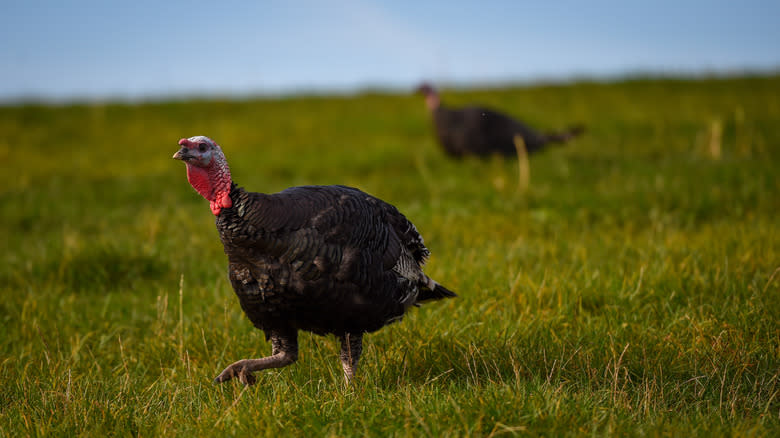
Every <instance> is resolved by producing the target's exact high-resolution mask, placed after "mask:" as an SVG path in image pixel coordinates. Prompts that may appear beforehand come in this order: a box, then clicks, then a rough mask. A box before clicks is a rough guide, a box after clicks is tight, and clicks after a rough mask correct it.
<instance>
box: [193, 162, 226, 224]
mask: <svg viewBox="0 0 780 438" xmlns="http://www.w3.org/2000/svg"><path fill="white" fill-rule="evenodd" d="M187 180H188V181H189V182H190V185H191V186H192V187H193V188H194V189H195V190H196V191H197V192H198V193H200V194H201V196H203V197H204V198H206V199H207V200H208V201H209V207H211V212H212V213H214V216H218V215H219V213H220V212H221V211H222V208H230V207H231V206H232V205H233V202H232V201H231V200H230V187H231V183H232V180H231V178H230V168H229V167H228V165H227V162H225V161H224V159H222V160H220V159H216V160H214V161H212V163H211V164H210V165H209V166H208V167H198V166H193V165H191V164H189V163H187Z"/></svg>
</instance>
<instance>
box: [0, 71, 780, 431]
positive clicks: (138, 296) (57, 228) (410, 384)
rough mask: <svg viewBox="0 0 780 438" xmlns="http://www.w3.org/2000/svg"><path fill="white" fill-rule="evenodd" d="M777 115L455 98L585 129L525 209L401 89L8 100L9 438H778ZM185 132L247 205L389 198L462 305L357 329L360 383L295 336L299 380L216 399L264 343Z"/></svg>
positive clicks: (708, 89)
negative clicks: (230, 275)
mask: <svg viewBox="0 0 780 438" xmlns="http://www.w3.org/2000/svg"><path fill="white" fill-rule="evenodd" d="M778 96H780V77H778V76H774V77H745V78H733V79H710V80H700V81H687V80H628V81H621V82H617V83H609V84H599V83H576V84H572V85H560V86H559V85H549V86H533V87H518V88H507V89H491V90H472V91H453V90H449V91H447V90H445V93H444V96H443V97H444V99H445V101H448V102H451V103H453V104H461V103H467V102H483V103H485V104H487V105H490V106H493V107H496V108H501V109H504V110H506V111H508V112H510V113H512V114H514V115H517V116H519V117H522V118H524V119H525V120H527V121H528V122H529V123H531V124H533V125H535V126H539V127H541V128H547V129H553V128H556V127H562V126H564V125H567V124H569V123H574V122H581V123H584V124H586V125H587V127H588V132H587V134H586V135H585V136H584V137H583V138H581V139H578V140H577V141H576V142H574V143H573V144H571V145H569V146H566V147H562V148H557V149H552V150H549V151H548V152H546V153H544V154H541V155H536V156H532V157H531V166H530V185H529V186H528V188H527V190H526V191H524V192H519V191H518V187H517V181H518V179H517V178H518V177H517V172H518V169H517V163H516V162H515V161H514V160H502V159H497V158H494V159H488V160H478V159H467V160H463V161H454V160H450V159H447V158H446V157H444V155H443V154H442V152H441V151H440V150H439V149H438V147H437V145H436V144H435V142H434V140H433V137H432V131H431V127H430V125H429V120H428V116H427V114H426V113H425V111H424V107H423V103H422V100H421V98H419V97H416V96H411V95H410V96H397V95H383V94H361V95H357V96H354V97H338V98H337V97H304V96H301V97H292V98H285V99H265V100H245V101H219V100H196V101H190V102H163V103H146V104H137V105H127V104H93V105H65V106H41V105H22V106H10V107H0V161H2V163H3V172H0V187H2V188H1V189H0V209H1V210H2V220H1V221H0V236H2V237H1V238H2V239H3V241H4V243H5V244H4V248H5V250H4V251H2V253H0V293H1V294H2V295H1V297H2V299H0V333H1V334H0V435H2V436H18V435H32V436H43V435H46V436H50V435H54V436H56V435H64V436H74V435H95V436H104V435H121V436H125V435H142V436H149V435H163V436H209V435H212V434H217V435H244V436H247V435H252V436H254V435H262V436H280V435H288V434H289V435H298V436H328V435H332V436H387V435H403V436H406V435H411V436H418V435H423V436H426V435H427V436H442V435H460V436H466V435H468V436H491V435H498V434H521V435H522V434H528V435H534V436H535V435H547V436H561V435H592V434H595V435H611V434H619V435H649V436H686V435H697V436H712V435H715V436H718V435H724V436H734V435H737V436H773V435H775V434H777V432H778V430H780V382H779V380H780V270H779V269H780V235H778V229H780V214H779V213H778V212H780V178H778V169H780V167H778V163H780V129H779V127H780V99H778ZM718 129H720V131H721V136H720V138H719V139H718V138H717V132H716V131H718ZM196 134H205V135H209V136H211V137H213V138H214V139H215V140H216V141H217V142H219V143H220V144H221V145H222V147H223V149H224V151H225V153H226V155H227V157H228V160H229V162H230V163H231V167H232V173H233V176H234V179H235V180H236V181H237V182H238V183H240V184H241V185H243V186H245V187H247V188H248V189H250V190H256V191H265V192H274V191H278V190H281V189H283V188H285V187H288V186H291V185H300V184H335V183H338V184H348V185H353V186H357V187H359V188H361V189H363V190H366V191H368V192H370V193H372V194H375V195H376V196H379V197H381V198H383V199H385V200H387V201H389V202H391V203H393V204H395V205H396V206H398V207H399V209H400V210H401V211H403V212H404V213H405V214H406V215H407V216H408V217H409V218H411V219H412V220H413V221H414V222H415V223H416V225H417V227H418V229H419V230H420V231H421V232H422V233H423V235H424V236H425V239H426V243H427V244H428V247H429V248H430V249H431V251H432V252H433V255H432V257H431V259H430V261H429V264H428V266H427V272H428V273H429V274H430V275H431V276H432V277H434V278H436V279H437V280H438V281H440V282H441V283H443V284H444V285H446V286H448V287H449V288H451V289H453V290H455V291H456V292H458V293H459V295H460V296H459V298H457V299H454V300H449V301H446V302H439V303H433V304H430V305H426V306H423V307H422V308H421V309H417V310H415V311H413V312H411V313H410V314H409V315H408V316H407V318H406V319H405V320H404V321H403V322H402V323H400V324H395V325H392V326H389V327H386V328H384V329H383V330H381V331H379V332H377V333H375V334H372V335H370V336H368V337H367V338H366V350H365V352H364V355H363V358H362V362H361V366H360V368H359V370H358V377H357V381H356V384H355V385H354V386H352V387H349V388H345V387H344V385H343V383H342V376H341V369H340V364H339V361H338V345H337V342H336V340H335V339H334V338H332V337H330V338H322V337H317V336H313V335H310V334H307V333H303V334H302V335H301V355H300V358H299V361H298V363H296V364H295V365H293V366H291V367H288V368H286V369H282V370H273V371H267V372H264V373H260V374H258V385H256V386H254V387H251V388H243V387H242V386H241V385H240V384H237V382H229V383H227V384H224V385H220V386H215V385H212V383H211V381H212V379H213V378H214V377H215V376H216V375H217V374H218V373H219V371H221V370H222V368H223V367H224V366H226V365H227V364H229V363H231V362H233V361H234V360H237V359H240V358H244V357H258V356H260V355H265V354H267V353H268V352H269V350H270V346H269V345H268V344H267V343H266V342H265V340H264V338H263V335H262V333H261V332H259V331H258V330H255V329H253V328H252V326H251V324H250V323H249V321H248V320H247V319H246V318H245V317H244V315H243V314H242V312H241V310H240V308H239V305H238V302H237V300H236V298H235V296H234V294H233V292H232V290H231V288H230V285H229V283H228V281H227V278H226V259H225V255H224V253H223V251H222V247H221V244H220V242H219V239H218V236H217V233H216V230H215V228H214V224H213V221H214V219H213V216H212V215H211V213H210V212H209V209H208V204H207V202H206V201H204V200H203V199H202V198H200V197H199V196H198V195H197V194H196V193H195V192H194V190H193V189H192V188H191V187H190V186H189V185H188V184H187V181H186V179H185V175H184V166H183V165H182V164H181V163H180V162H176V161H174V160H172V159H171V158H170V157H171V155H172V154H173V153H174V152H175V151H176V150H177V148H178V146H177V144H176V142H177V140H178V139H179V138H181V137H184V136H191V135H196ZM713 135H715V137H716V138H715V140H712V141H711V140H710V138H711V137H712V136H713Z"/></svg>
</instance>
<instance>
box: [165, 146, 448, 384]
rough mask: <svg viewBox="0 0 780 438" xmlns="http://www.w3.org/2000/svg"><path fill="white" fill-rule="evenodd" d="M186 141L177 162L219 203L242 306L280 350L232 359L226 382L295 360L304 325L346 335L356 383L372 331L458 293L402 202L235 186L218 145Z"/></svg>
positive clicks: (353, 192) (350, 193) (248, 380)
mask: <svg viewBox="0 0 780 438" xmlns="http://www.w3.org/2000/svg"><path fill="white" fill-rule="evenodd" d="M179 145H180V146H181V148H180V149H179V151H178V152H176V154H175V155H174V156H173V158H175V159H178V160H182V161H184V162H185V163H186V165H187V179H188V180H189V182H190V184H191V185H192V187H193V188H195V190H197V191H198V193H200V194H201V195H203V197H204V198H206V199H207V200H209V203H210V206H211V211H212V213H214V215H215V216H216V225H217V230H218V231H219V237H220V239H222V244H223V245H224V248H225V254H227V258H228V263H229V264H228V272H229V277H230V283H231V284H232V286H233V289H234V290H235V292H236V295H238V301H239V303H240V304H241V308H242V309H243V310H244V313H246V315H247V316H248V317H249V320H250V321H251V322H252V324H254V325H255V327H257V328H259V329H261V330H263V332H265V336H266V339H267V340H270V341H271V347H272V354H271V356H268V357H263V358H260V359H243V360H239V361H237V362H235V363H233V364H231V365H230V366H228V367H227V368H225V370H224V371H222V373H221V374H220V375H219V376H217V378H216V379H215V381H216V382H218V383H221V382H224V381H227V380H230V379H232V378H234V377H237V378H238V379H239V380H241V382H243V383H244V384H245V385H251V384H253V383H254V382H255V377H254V376H253V375H252V373H253V372H254V371H258V370H262V369H266V368H280V367H283V366H286V365H289V364H291V363H293V362H295V360H296V359H297V357H298V330H307V331H310V332H313V333H317V334H321V335H325V334H329V333H331V334H334V335H336V336H337V337H338V338H340V340H341V354H340V358H341V363H342V366H343V368H344V376H345V378H346V380H347V381H348V382H349V381H350V380H351V379H352V377H353V375H354V373H355V369H356V367H357V363H358V359H359V358H360V353H361V351H362V337H363V334H364V333H368V332H373V331H376V330H378V329H380V328H381V327H383V326H385V325H386V324H389V323H391V322H394V321H398V320H400V319H401V318H402V317H403V315H404V312H405V311H406V310H407V309H408V308H409V307H412V306H417V305H419V303H421V302H423V301H427V300H438V299H441V298H446V297H454V296H455V294H454V293H453V292H451V291H450V290H448V289H446V288H445V287H443V286H441V285H440V284H438V283H436V282H435V281H433V280H432V279H431V278H430V277H428V276H427V275H425V274H424V273H423V271H422V266H423V263H424V262H425V259H426V258H427V257H428V254H429V252H428V249H427V248H426V247H425V245H424V244H423V239H422V237H421V236H420V234H419V233H418V232H417V229H416V228H415V226H414V225H413V224H412V223H411V222H410V221H409V220H407V219H406V217H405V216H404V215H403V214H401V213H400V212H399V211H398V210H397V209H396V208H395V207H393V206H392V205H390V204H388V203H386V202H384V201H382V200H380V199H377V198H375V197H373V196H371V195H368V194H366V193H364V192H362V191H360V190H357V189H354V188H350V187H344V186H305V187H293V188H289V189H287V190H284V191H282V192H280V193H276V194H263V193H252V192H247V191H245V190H244V189H243V188H240V187H238V186H237V185H236V184H234V183H233V181H232V179H231V176H230V169H229V168H228V165H227V161H226V160H225V155H224V154H223V153H222V149H221V148H220V147H219V146H218V145H217V144H216V143H215V142H214V141H212V140H211V139H209V138H208V137H203V136H196V137H191V138H183V139H181V140H179Z"/></svg>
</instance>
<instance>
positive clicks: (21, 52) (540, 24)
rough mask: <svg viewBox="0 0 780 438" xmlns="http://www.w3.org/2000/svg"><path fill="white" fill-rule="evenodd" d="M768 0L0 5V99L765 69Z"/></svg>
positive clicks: (770, 60) (769, 55)
mask: <svg viewBox="0 0 780 438" xmlns="http://www.w3.org/2000/svg"><path fill="white" fill-rule="evenodd" d="M778 23H780V1H759V0H741V1H720V0H713V1H692V0H679V1H666V0H658V1H608V0H590V1H586V0H583V1H569V0H558V1H522V0H516V1H489V0H481V1H471V2H459V1H454V0H451V1H424V0H418V1H407V0H387V1H358V0H329V1H312V0H299V1H276V0H270V1H256V2H237V1H231V0H223V1H213V0H212V1H208V2H206V1H179V0H173V1H160V0H155V1H146V0H136V1H125V2H117V1H86V0H75V1H36V0H26V1H25V0H20V1H13V2H9V1H6V0H0V100H6V101H7V100H14V99H17V98H19V97H25V96H34V97H37V98H46V99H54V100H61V99H74V98H75V99H78V98H97V99H102V98H109V97H120V98H131V99H133V98H145V97H157V96H166V95H186V94H215V93H216V94H232V95H244V94H257V93H288V92H295V91H301V90H304V91H317V90H320V91H324V92H328V91H345V90H346V91H348V90H352V89H356V88H361V87H367V86H375V87H376V86H379V87H388V88H397V89H404V88H411V87H412V86H414V85H415V84H416V83H418V82H419V81H421V80H423V79H428V80H432V81H435V82H447V83H458V84H469V83H489V82H508V81H533V80H545V79H553V80H560V79H567V78H572V77H581V76H596V77H602V76H607V77H611V76H615V75H621V74H625V73H636V72H651V73H680V72H682V73H688V74H690V73H701V72H733V71H739V70H744V69H749V70H764V71H767V70H771V71H778V70H780V24H778Z"/></svg>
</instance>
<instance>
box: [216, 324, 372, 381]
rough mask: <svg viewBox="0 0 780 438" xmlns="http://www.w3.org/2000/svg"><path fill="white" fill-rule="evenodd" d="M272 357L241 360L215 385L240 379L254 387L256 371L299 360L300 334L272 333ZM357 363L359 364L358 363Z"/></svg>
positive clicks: (219, 377) (218, 377)
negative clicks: (235, 378) (236, 378)
mask: <svg viewBox="0 0 780 438" xmlns="http://www.w3.org/2000/svg"><path fill="white" fill-rule="evenodd" d="M270 339H271V355H270V356H267V357H261V358H259V359H241V360H239V361H237V362H234V363H232V364H231V365H230V366H229V367H227V368H225V370H224V371H222V372H221V373H220V374H219V375H218V376H217V378H216V379H214V383H222V382H227V381H228V380H230V379H232V378H234V377H238V380H240V381H241V383H243V384H244V385H246V386H251V385H254V384H255V382H256V381H257V379H256V378H255V376H254V375H253V374H252V373H253V372H255V371H260V370H264V369H267V368H282V367H285V366H287V365H290V364H291V363H293V362H295V361H296V360H297V359H298V334H297V332H293V333H292V334H290V333H285V334H281V333H278V332H271V335H270ZM356 363H357V362H356Z"/></svg>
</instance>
